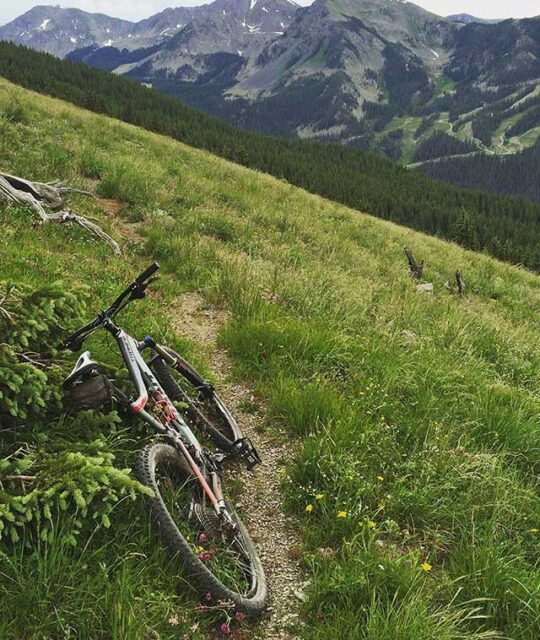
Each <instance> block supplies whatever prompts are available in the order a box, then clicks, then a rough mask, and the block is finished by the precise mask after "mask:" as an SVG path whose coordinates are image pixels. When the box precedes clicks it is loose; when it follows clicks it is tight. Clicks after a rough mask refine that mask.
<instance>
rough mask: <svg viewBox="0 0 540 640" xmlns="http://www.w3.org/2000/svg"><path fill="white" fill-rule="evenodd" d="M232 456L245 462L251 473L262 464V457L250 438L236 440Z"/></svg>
mask: <svg viewBox="0 0 540 640" xmlns="http://www.w3.org/2000/svg"><path fill="white" fill-rule="evenodd" d="M230 456H231V458H235V459H236V460H240V461H241V462H243V463H244V464H245V465H246V467H247V468H248V469H249V470H250V471H251V470H252V469H253V468H254V467H256V466H257V465H258V464H262V460H261V457H260V456H259V454H258V453H257V450H256V449H255V447H254V446H253V442H251V440H250V439H249V438H240V439H239V440H235V442H234V443H233V446H232V450H231V453H230Z"/></svg>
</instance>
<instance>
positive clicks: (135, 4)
mask: <svg viewBox="0 0 540 640" xmlns="http://www.w3.org/2000/svg"><path fill="white" fill-rule="evenodd" d="M64 1H65V2H66V6H72V7H77V8H79V9H83V10H84V11H91V12H99V13H105V14H107V15H110V16H115V17H118V18H125V19H127V20H141V19H142V18H147V17H148V16H150V15H152V14H154V13H157V12H158V11H161V10H163V9H165V8H166V7H168V6H171V5H172V6H181V5H184V6H188V5H189V6H193V5H197V4H205V0H177V1H176V2H175V0H64ZM297 1H298V2H300V3H301V4H304V5H307V4H310V3H311V2H310V0H297ZM57 3H58V0H56V1H55V2H47V0H45V1H40V0H19V2H17V3H14V2H13V1H12V0H0V24H4V23H5V22H9V21H10V20H13V19H14V18H16V17H17V16H19V15H21V14H22V13H24V12H25V11H28V10H29V9H31V8H32V7H33V6H35V5H36V4H57ZM417 4H419V5H421V6H422V7H424V8H426V9H429V10H430V11H433V12H434V13H438V14H440V15H448V14H450V13H471V14H473V15H477V16H479V17H484V18H509V17H516V18H521V17H525V16H533V15H537V14H538V13H539V12H540V6H539V3H538V0H515V1H514V2H512V3H509V2H508V0H417ZM62 6H63V5H62Z"/></svg>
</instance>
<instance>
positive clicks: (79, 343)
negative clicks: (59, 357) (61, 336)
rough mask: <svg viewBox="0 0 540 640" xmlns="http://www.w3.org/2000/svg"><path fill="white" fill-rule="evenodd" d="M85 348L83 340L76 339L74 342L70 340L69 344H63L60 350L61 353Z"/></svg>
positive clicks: (59, 346) (59, 347) (60, 345)
mask: <svg viewBox="0 0 540 640" xmlns="http://www.w3.org/2000/svg"><path fill="white" fill-rule="evenodd" d="M82 347H83V340H82V339H81V338H75V339H74V340H68V341H67V342H61V343H60V344H59V345H58V349H59V350H61V351H73V352H76V351H80V350H81V349H82Z"/></svg>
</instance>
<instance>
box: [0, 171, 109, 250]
mask: <svg viewBox="0 0 540 640" xmlns="http://www.w3.org/2000/svg"><path fill="white" fill-rule="evenodd" d="M70 193H77V194H80V195H86V196H91V197H93V194H92V193H89V192H88V191H82V190H80V189H73V188H71V187H67V186H65V185H64V184H63V183H62V182H50V183H45V182H31V181H30V180H25V179H24V178H19V177H18V176H12V175H10V174H9V173H2V172H0V200H4V201H6V202H12V203H15V204H22V205H25V206H29V207H31V208H32V209H33V210H34V211H35V213H36V214H37V215H38V217H39V220H40V222H41V223H45V222H60V223H70V222H74V223H75V224H78V225H80V226H81V227H83V229H86V230H87V231H88V232H90V233H92V234H93V235H95V236H97V237H98V238H100V239H101V240H103V241H104V242H106V243H107V244H108V245H110V246H111V247H112V248H113V250H114V252H115V253H116V254H120V253H121V250H120V246H119V245H118V243H117V242H116V241H115V240H113V239H112V238H111V237H110V236H109V235H108V234H107V233H105V231H103V229H101V228H100V227H99V226H98V225H97V224H95V223H94V222H91V221H90V220H88V218H85V217H84V216H80V215H78V214H76V213H72V212H70V211H58V210H59V209H62V208H63V207H64V196H65V195H67V194H70ZM45 207H48V208H50V209H52V210H53V211H54V213H48V212H47V210H46V209H45Z"/></svg>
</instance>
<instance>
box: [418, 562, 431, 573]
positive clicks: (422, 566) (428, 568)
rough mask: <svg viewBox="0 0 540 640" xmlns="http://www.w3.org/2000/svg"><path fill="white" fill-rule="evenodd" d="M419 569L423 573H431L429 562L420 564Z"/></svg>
mask: <svg viewBox="0 0 540 640" xmlns="http://www.w3.org/2000/svg"><path fill="white" fill-rule="evenodd" d="M420 567H421V568H422V570H423V571H431V565H430V564H429V562H422V564H421V565H420Z"/></svg>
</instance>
